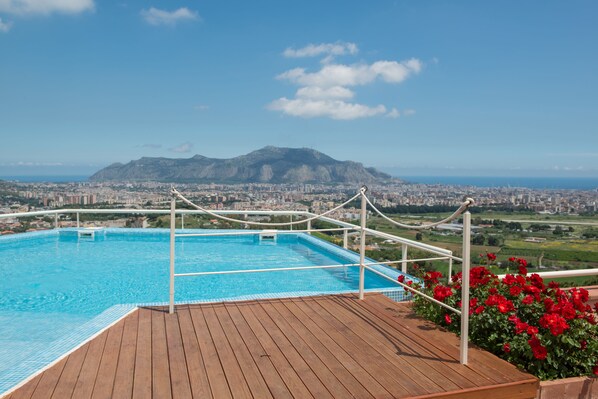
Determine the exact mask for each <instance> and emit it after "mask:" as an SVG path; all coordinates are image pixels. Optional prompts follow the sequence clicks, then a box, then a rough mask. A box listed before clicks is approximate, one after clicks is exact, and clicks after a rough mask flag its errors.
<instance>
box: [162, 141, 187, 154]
mask: <svg viewBox="0 0 598 399" xmlns="http://www.w3.org/2000/svg"><path fill="white" fill-rule="evenodd" d="M192 149H193V143H190V142H188V141H187V142H185V143H183V144H180V145H177V146H176V147H172V148H169V149H168V151H172V152H179V153H186V152H191V150H192Z"/></svg>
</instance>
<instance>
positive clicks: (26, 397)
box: [6, 374, 43, 399]
mask: <svg viewBox="0 0 598 399" xmlns="http://www.w3.org/2000/svg"><path fill="white" fill-rule="evenodd" d="M42 375H43V374H39V375H37V376H35V377H33V378H32V379H31V380H29V381H27V383H26V384H25V385H23V386H22V387H20V388H19V389H17V390H16V391H14V392H13V393H12V394H11V395H10V399H30V398H31V395H33V392H34V391H35V388H36V387H37V384H39V381H40V380H41V379H42ZM6 399H8V398H6Z"/></svg>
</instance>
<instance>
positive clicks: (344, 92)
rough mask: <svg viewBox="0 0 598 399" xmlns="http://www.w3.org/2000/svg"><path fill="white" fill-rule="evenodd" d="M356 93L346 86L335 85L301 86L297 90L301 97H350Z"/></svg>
mask: <svg viewBox="0 0 598 399" xmlns="http://www.w3.org/2000/svg"><path fill="white" fill-rule="evenodd" d="M354 95H355V93H353V92H352V91H351V90H349V89H347V88H346V87H341V86H334V87H328V88H321V87H318V86H307V87H301V88H299V90H297V93H296V96H297V97H299V98H310V99H314V100H317V99H332V98H335V99H348V98H353V96H354Z"/></svg>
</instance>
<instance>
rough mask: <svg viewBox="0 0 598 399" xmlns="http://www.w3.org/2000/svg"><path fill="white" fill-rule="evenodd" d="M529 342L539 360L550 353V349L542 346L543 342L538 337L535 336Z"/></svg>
mask: <svg viewBox="0 0 598 399" xmlns="http://www.w3.org/2000/svg"><path fill="white" fill-rule="evenodd" d="M527 343H528V344H529V346H530V347H531V348H532V352H533V354H534V357H535V358H536V359H538V360H544V359H546V355H547V354H548V351H547V350H546V347H544V346H542V343H541V342H540V340H539V339H538V337H536V336H533V337H532V338H531V339H530V340H528V341H527Z"/></svg>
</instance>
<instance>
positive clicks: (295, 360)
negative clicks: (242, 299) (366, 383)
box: [251, 304, 332, 399]
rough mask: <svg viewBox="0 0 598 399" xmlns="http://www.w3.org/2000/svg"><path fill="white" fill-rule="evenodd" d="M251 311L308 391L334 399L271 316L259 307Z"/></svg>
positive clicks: (317, 395) (252, 308)
mask: <svg viewBox="0 0 598 399" xmlns="http://www.w3.org/2000/svg"><path fill="white" fill-rule="evenodd" d="M251 311H252V312H253V314H254V315H255V316H256V318H257V319H258V320H259V321H260V323H261V324H262V327H263V328H264V329H265V330H266V331H267V332H268V334H269V335H270V338H271V339H272V341H273V342H274V343H275V344H276V346H278V348H279V349H280V352H281V353H282V354H283V355H284V356H285V357H286V359H287V361H288V362H289V363H290V364H291V367H292V368H293V369H294V370H295V372H296V373H297V375H298V376H299V377H300V378H301V380H302V381H303V383H304V384H305V386H306V387H307V389H309V391H310V392H311V394H312V395H314V397H315V398H318V399H319V398H332V395H331V393H330V392H329V391H328V389H327V387H326V386H325V385H324V384H323V383H322V381H320V379H319V378H318V375H317V374H316V372H317V370H312V368H311V365H308V364H307V363H306V361H305V360H303V357H302V356H301V354H299V352H297V350H296V349H295V348H294V347H293V345H292V344H291V343H290V342H289V340H288V339H287V338H286V337H285V335H284V334H283V333H282V332H281V331H280V329H279V328H278V326H277V325H276V323H274V322H273V321H272V319H271V318H270V315H269V314H268V313H267V312H265V311H264V309H263V308H262V307H261V306H260V305H259V304H256V306H252V307H251Z"/></svg>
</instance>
